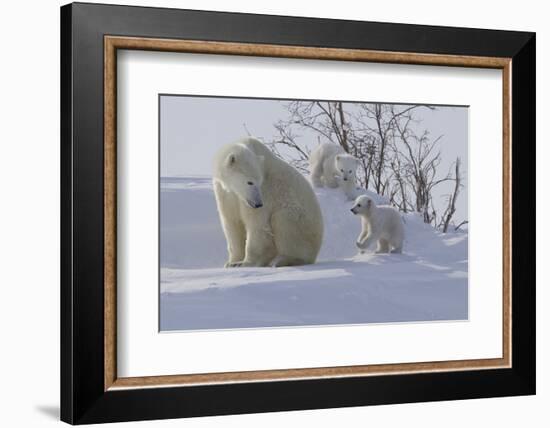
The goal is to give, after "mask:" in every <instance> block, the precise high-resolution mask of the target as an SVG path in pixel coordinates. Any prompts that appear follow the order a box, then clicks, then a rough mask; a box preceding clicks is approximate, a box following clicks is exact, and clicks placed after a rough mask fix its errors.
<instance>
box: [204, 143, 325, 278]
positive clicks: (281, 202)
mask: <svg viewBox="0 0 550 428" xmlns="http://www.w3.org/2000/svg"><path fill="white" fill-rule="evenodd" d="M214 192H215V195H216V203H217V206H218V212H219V215H220V220H221V223H222V226H223V230H224V233H225V237H226V240H227V250H228V253H229V259H228V261H227V263H226V267H233V266H272V265H273V266H291V265H303V264H310V263H314V262H315V259H316V258H317V255H318V253H319V250H320V248H321V243H322V240H323V218H322V215H321V208H320V206H319V202H318V201H317V198H316V196H315V193H314V192H313V189H312V188H311V185H310V184H309V183H308V181H307V180H306V179H305V178H304V177H303V176H302V174H300V173H299V172H298V171H297V170H296V169H295V168H293V167H292V166H290V165H289V164H287V163H286V162H284V161H283V160H281V159H279V158H278V157H276V156H275V155H274V154H273V153H271V152H270V151H269V149H267V147H265V146H264V145H263V144H262V143H261V142H260V141H258V140H256V139H255V138H244V139H242V140H240V141H238V142H236V143H233V144H228V145H226V146H224V147H223V148H221V149H220V150H219V151H218V153H217V155H216V158H215V161H214Z"/></svg>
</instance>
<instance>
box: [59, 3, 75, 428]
mask: <svg viewBox="0 0 550 428" xmlns="http://www.w3.org/2000/svg"><path fill="white" fill-rule="evenodd" d="M60 22H61V33H60V51H61V63H60V71H61V82H60V107H61V112H60V113H61V116H60V133H61V146H60V155H61V174H60V182H61V183H60V185H61V193H60V204H61V206H60V213H61V216H60V217H61V218H60V220H61V224H60V228H61V245H60V249H61V258H60V262H61V265H60V277H61V304H60V309H61V313H60V323H61V337H60V346H61V349H60V354H61V361H60V372H61V385H60V386H61V387H60V418H61V420H62V421H64V422H68V423H74V422H75V420H74V414H73V406H74V394H73V381H74V377H73V347H72V343H73V329H72V325H73V312H72V311H73V288H72V286H73V283H72V250H73V249H72V238H73V236H72V233H73V230H72V133H73V128H72V120H71V117H72V100H73V91H72V85H73V76H72V63H73V55H72V5H70V4H69V5H65V6H62V7H61V9H60Z"/></svg>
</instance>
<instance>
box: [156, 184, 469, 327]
mask: <svg viewBox="0 0 550 428" xmlns="http://www.w3.org/2000/svg"><path fill="white" fill-rule="evenodd" d="M316 193H317V196H318V198H319V201H320V204H321V208H322V211H323V220H324V223H325V236H324V239H323V246H322V248H321V253H320V255H319V258H318V263H316V264H315V265H310V266H299V267H285V268H232V269H224V268H223V264H224V263H225V261H226V258H227V253H226V242H225V238H224V235H223V231H222V228H221V225H220V222H219V218H218V213H217V210H216V202H215V200H214V194H213V190H212V184H211V179H210V178H208V177H175V178H162V180H161V202H160V203H161V210H160V215H161V228H160V265H161V272H160V278H161V284H160V291H161V296H160V324H161V325H160V328H161V330H163V331H167V330H195V329H225V328H259V327H283V326H310V325H335V324H361V323H382V322H412V321H436V320H464V319H467V318H468V235H467V233H466V232H456V233H447V234H443V233H440V232H438V231H436V230H435V229H433V228H432V227H431V226H429V225H426V224H424V223H423V222H422V218H421V217H420V216H419V215H418V214H416V213H410V214H406V215H404V216H403V221H404V223H405V235H406V236H405V244H404V250H403V254H400V255H399V254H372V253H368V254H362V255H359V254H358V253H357V248H356V247H355V240H356V238H357V235H358V234H359V232H360V229H361V226H360V221H359V218H357V217H356V216H354V215H353V214H352V213H351V212H350V208H351V206H352V202H348V201H346V200H345V197H344V195H343V194H342V193H341V192H340V191H338V190H334V189H316ZM365 193H367V194H368V195H369V196H370V197H372V198H373V199H375V201H376V202H377V203H378V204H380V203H385V202H387V201H385V200H384V199H383V198H381V197H380V196H378V195H376V194H374V193H371V192H367V191H365Z"/></svg>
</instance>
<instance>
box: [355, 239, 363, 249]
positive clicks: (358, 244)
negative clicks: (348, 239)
mask: <svg viewBox="0 0 550 428" xmlns="http://www.w3.org/2000/svg"><path fill="white" fill-rule="evenodd" d="M355 245H356V246H357V248H359V249H360V250H362V249H363V246H362V245H361V242H359V241H356V242H355Z"/></svg>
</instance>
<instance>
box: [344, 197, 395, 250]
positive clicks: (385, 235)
mask: <svg viewBox="0 0 550 428" xmlns="http://www.w3.org/2000/svg"><path fill="white" fill-rule="evenodd" d="M351 212H352V213H353V214H356V215H360V216H361V233H360V234H359V236H358V237H357V242H356V245H357V247H358V248H359V249H360V250H361V252H364V250H366V249H367V248H368V247H369V246H370V245H371V244H373V243H374V242H377V243H378V248H377V249H376V252H377V253H388V252H392V253H401V252H402V250H403V240H404V238H405V231H404V228H403V221H402V220H401V215H400V214H399V211H397V210H396V209H395V208H393V207H390V206H376V204H375V202H374V201H373V200H372V199H371V198H369V197H368V196H365V195H362V196H359V197H358V198H357V199H356V200H355V203H354V205H353V208H352V209H351Z"/></svg>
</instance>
